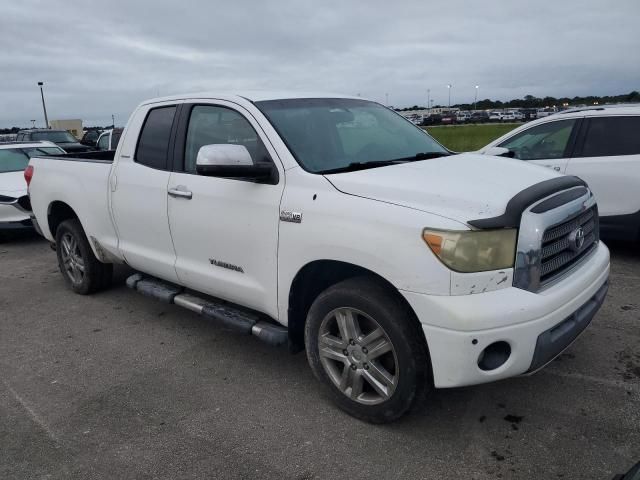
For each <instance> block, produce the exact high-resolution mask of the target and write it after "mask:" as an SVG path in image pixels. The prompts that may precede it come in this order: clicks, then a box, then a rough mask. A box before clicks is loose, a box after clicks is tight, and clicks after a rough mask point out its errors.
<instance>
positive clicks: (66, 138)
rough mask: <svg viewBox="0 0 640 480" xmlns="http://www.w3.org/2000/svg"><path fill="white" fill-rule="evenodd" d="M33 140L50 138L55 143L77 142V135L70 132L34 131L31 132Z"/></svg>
mask: <svg viewBox="0 0 640 480" xmlns="http://www.w3.org/2000/svg"><path fill="white" fill-rule="evenodd" d="M31 138H32V139H33V140H48V141H50V142H53V143H76V142H77V141H78V140H76V137H74V136H73V135H71V134H70V133H69V132H60V131H58V132H56V131H51V132H33V133H32V134H31Z"/></svg>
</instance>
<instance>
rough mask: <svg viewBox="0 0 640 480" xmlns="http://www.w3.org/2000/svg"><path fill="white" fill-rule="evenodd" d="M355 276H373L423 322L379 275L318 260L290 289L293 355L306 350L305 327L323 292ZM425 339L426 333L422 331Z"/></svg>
mask: <svg viewBox="0 0 640 480" xmlns="http://www.w3.org/2000/svg"><path fill="white" fill-rule="evenodd" d="M353 277H371V278H374V279H375V280H376V281H378V282H379V283H380V284H381V285H383V286H384V287H385V288H386V289H387V290H388V291H390V292H392V294H393V295H395V296H397V298H398V299H399V300H400V301H401V302H402V303H403V304H404V305H405V306H406V308H407V311H409V312H411V314H412V316H413V318H412V319H411V321H415V322H416V323H417V324H418V325H419V323H420V322H419V320H418V317H417V315H416V314H415V312H414V310H413V308H411V305H409V302H408V301H407V300H406V299H405V298H404V296H403V295H402V294H401V293H400V291H399V290H398V289H397V288H396V287H395V286H394V285H393V284H392V283H391V282H389V281H388V280H387V279H385V278H384V277H383V276H381V275H379V274H378V273H376V272H374V271H372V270H370V269H368V268H365V267H361V266H359V265H355V264H352V263H348V262H343V261H338V260H328V259H326V260H314V261H312V262H309V263H307V264H306V265H304V266H303V267H302V268H300V270H298V272H297V273H296V275H295V276H294V278H293V280H292V282H291V285H290V287H289V297H288V311H287V317H288V329H289V347H290V350H291V351H292V352H294V353H295V352H300V351H302V350H304V327H305V323H306V320H307V314H308V312H309V308H310V307H311V304H312V303H313V302H314V300H315V299H316V298H317V297H318V295H320V294H321V293H322V292H323V291H325V290H326V289H327V288H329V287H330V286H332V285H335V284H336V283H338V282H341V281H343V280H347V279H348V278H353ZM420 332H422V335H423V337H424V332H423V331H422V328H420ZM425 344H426V339H425Z"/></svg>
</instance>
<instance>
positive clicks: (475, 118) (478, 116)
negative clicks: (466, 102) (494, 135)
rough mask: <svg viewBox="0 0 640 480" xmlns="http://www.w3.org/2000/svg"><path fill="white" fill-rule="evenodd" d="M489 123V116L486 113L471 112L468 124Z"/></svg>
mask: <svg viewBox="0 0 640 480" xmlns="http://www.w3.org/2000/svg"><path fill="white" fill-rule="evenodd" d="M488 121H489V114H488V113H487V112H473V113H472V114H471V118H469V123H486V122H488Z"/></svg>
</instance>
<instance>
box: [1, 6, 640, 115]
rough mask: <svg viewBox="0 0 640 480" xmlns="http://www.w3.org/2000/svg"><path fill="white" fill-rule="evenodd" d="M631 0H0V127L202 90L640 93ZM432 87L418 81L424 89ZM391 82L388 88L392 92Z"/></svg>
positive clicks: (127, 107) (497, 95) (379, 95)
mask: <svg viewBox="0 0 640 480" xmlns="http://www.w3.org/2000/svg"><path fill="white" fill-rule="evenodd" d="M638 18H640V1H638V0H615V1H603V0H599V1H592V0H582V1H575V0H552V1H549V0H533V1H531V0H518V1H513V0H483V1H472V0H466V1H462V0H447V1H437V2H436V1H433V0H418V1H413V0H385V1H379V0H366V1H365V0H339V1H334V0H311V1H307V0H277V1H271V2H267V1H259V0H252V1H244V0H225V1H218V0H181V1H176V0H173V1H165V0H128V1H126V0H125V1H122V0H109V1H108V2H104V1H102V2H94V1H90V0H77V1H76V0H64V1H57V0H47V1H33V0H21V1H19V2H18V1H12V2H8V1H4V2H2V3H0V127H7V126H13V125H15V126H29V125H31V122H30V120H31V119H36V125H37V126H43V125H44V121H43V114H42V104H41V100H40V91H39V90H38V86H37V82H38V81H43V82H44V83H45V85H44V93H45V100H46V104H47V111H48V114H49V119H50V120H52V119H66V118H81V119H83V121H84V125H85V126H91V125H106V124H110V123H111V115H114V116H115V121H116V125H118V126H122V125H124V124H125V123H126V120H127V118H128V116H129V115H130V113H131V112H132V111H133V109H134V108H135V107H136V105H137V104H138V103H140V102H141V101H143V100H145V99H148V98H152V97H157V96H165V95H170V94H178V93H189V92H199V91H214V92H215V91H222V92H235V91H243V90H245V91H246V90H278V91H281V90H294V91H305V92H308V91H318V92H332V93H333V92H335V93H344V94H350V95H355V94H360V95H361V96H362V97H365V98H370V99H372V100H375V101H378V102H381V103H385V102H386V99H387V98H388V102H389V104H390V105H394V106H396V107H405V106H412V105H414V104H420V105H426V103H427V95H429V96H430V98H432V99H433V100H434V102H435V104H443V105H446V104H447V102H448V97H447V95H448V89H447V85H448V84H450V85H452V88H451V103H452V104H455V103H468V102H472V101H473V99H474V94H475V85H478V86H479V89H478V92H479V93H478V97H479V99H481V98H492V99H500V100H508V99H511V98H521V97H523V96H525V95H534V96H539V97H544V96H554V97H561V96H569V97H573V96H576V95H613V94H620V93H628V92H630V91H632V90H640V61H639V60H640V27H638ZM428 90H429V91H430V92H429V93H428V92H427V91H428ZM387 94H388V97H387Z"/></svg>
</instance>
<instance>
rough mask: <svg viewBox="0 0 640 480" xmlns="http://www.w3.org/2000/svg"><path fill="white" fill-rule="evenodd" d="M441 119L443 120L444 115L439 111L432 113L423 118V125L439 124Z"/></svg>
mask: <svg viewBox="0 0 640 480" xmlns="http://www.w3.org/2000/svg"><path fill="white" fill-rule="evenodd" d="M441 121H442V115H440V114H437V113H432V114H430V115H425V116H424V117H423V118H422V125H423V126H429V125H439V124H440V122H441Z"/></svg>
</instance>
